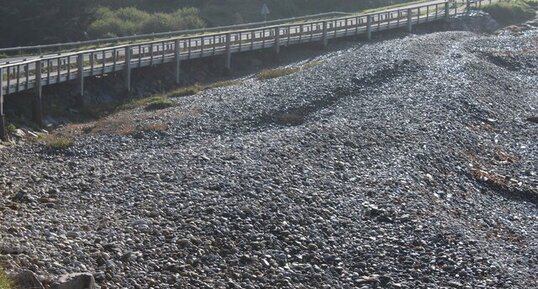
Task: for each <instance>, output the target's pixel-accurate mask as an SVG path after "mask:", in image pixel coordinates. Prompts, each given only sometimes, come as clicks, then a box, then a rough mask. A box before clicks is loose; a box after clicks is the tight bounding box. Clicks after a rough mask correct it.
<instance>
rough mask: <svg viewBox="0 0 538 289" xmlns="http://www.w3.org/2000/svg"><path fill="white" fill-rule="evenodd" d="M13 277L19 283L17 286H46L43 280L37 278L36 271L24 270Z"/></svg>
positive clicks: (38, 288) (35, 288)
mask: <svg viewBox="0 0 538 289" xmlns="http://www.w3.org/2000/svg"><path fill="white" fill-rule="evenodd" d="M13 279H14V281H15V283H16V284H17V287H16V288H21V289H45V287H43V284H41V282H40V281H39V280H38V279H37V276H36V275H35V274H34V272H32V271H30V270H24V271H22V272H20V273H19V274H17V275H16V276H15V278H13Z"/></svg>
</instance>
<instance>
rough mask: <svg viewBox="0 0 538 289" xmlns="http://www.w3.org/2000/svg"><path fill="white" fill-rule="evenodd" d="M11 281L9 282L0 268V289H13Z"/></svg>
mask: <svg viewBox="0 0 538 289" xmlns="http://www.w3.org/2000/svg"><path fill="white" fill-rule="evenodd" d="M13 288H14V287H13V281H11V280H10V279H9V278H8V277H7V276H6V274H5V273H4V270H3V269H2V268H1V267H0V289H13Z"/></svg>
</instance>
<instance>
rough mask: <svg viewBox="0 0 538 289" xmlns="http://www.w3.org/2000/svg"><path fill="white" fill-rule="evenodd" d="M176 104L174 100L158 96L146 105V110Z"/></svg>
mask: <svg viewBox="0 0 538 289" xmlns="http://www.w3.org/2000/svg"><path fill="white" fill-rule="evenodd" d="M172 106H174V102H173V101H171V100H170V99H168V98H167V97H158V98H156V99H155V100H153V101H151V102H150V103H148V104H147V105H146V108H145V109H146V110H159V109H165V108H169V107H172Z"/></svg>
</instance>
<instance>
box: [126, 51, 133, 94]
mask: <svg viewBox="0 0 538 289" xmlns="http://www.w3.org/2000/svg"><path fill="white" fill-rule="evenodd" d="M132 53H133V50H132V49H131V46H127V47H125V88H126V90H127V92H131V56H132Z"/></svg>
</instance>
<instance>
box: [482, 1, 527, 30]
mask: <svg viewBox="0 0 538 289" xmlns="http://www.w3.org/2000/svg"><path fill="white" fill-rule="evenodd" d="M483 9H484V11H486V12H488V13H489V14H490V15H491V17H493V18H494V19H495V20H497V21H499V22H500V23H502V24H504V25H510V24H515V23H521V22H524V21H527V20H529V19H532V18H533V17H534V16H535V15H536V12H534V10H533V9H532V7H531V6H530V5H529V4H527V3H526V2H525V1H523V0H509V1H501V2H497V3H493V4H491V5H486V6H484V7H483Z"/></svg>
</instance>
